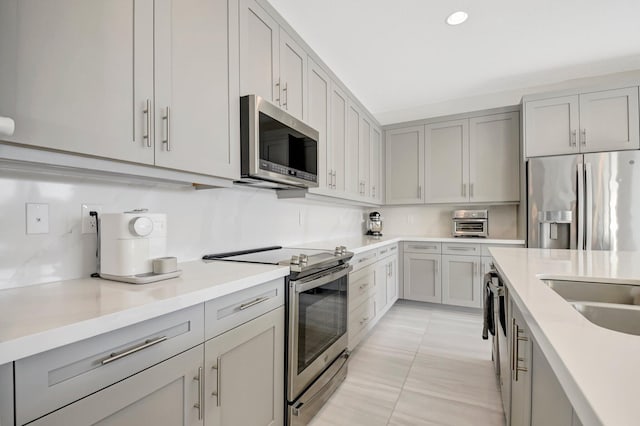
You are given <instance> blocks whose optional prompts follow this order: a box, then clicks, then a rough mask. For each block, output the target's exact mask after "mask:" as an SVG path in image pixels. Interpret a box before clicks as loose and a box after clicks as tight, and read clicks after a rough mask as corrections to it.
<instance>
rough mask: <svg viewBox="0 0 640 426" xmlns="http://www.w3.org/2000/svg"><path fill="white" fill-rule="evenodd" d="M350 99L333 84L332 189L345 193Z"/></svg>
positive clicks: (330, 141)
mask: <svg viewBox="0 0 640 426" xmlns="http://www.w3.org/2000/svg"><path fill="white" fill-rule="evenodd" d="M348 109H349V98H348V97H347V95H346V93H345V91H344V90H343V89H342V88H340V86H339V85H338V84H337V83H336V82H334V81H332V82H331V108H330V111H331V119H330V121H329V124H330V126H331V133H330V136H329V140H328V144H329V150H328V152H329V161H328V162H329V169H330V170H331V174H332V178H333V183H332V184H331V189H333V190H334V191H336V192H339V193H343V192H344V191H345V171H346V161H345V153H346V152H345V151H346V146H347V111H348Z"/></svg>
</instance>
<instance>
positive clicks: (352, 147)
mask: <svg viewBox="0 0 640 426" xmlns="http://www.w3.org/2000/svg"><path fill="white" fill-rule="evenodd" d="M361 115H362V113H361V112H360V108H358V107H357V106H356V105H355V104H354V103H353V102H351V101H349V107H348V108H347V141H346V146H345V168H346V169H345V191H346V192H347V193H348V194H351V195H355V196H358V195H361V193H362V185H361V182H360V173H359V171H358V163H359V162H360V157H359V153H358V151H359V148H360V131H361V129H360V117H361Z"/></svg>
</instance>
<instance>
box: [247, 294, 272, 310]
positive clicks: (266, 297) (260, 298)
mask: <svg viewBox="0 0 640 426" xmlns="http://www.w3.org/2000/svg"><path fill="white" fill-rule="evenodd" d="M267 300H269V297H268V296H264V297H258V298H257V299H256V300H252V301H251V302H247V303H243V304H242V305H240V310H241V311H244V310H245V309H249V308H250V307H252V306H255V305H257V304H259V303H262V302H266V301H267Z"/></svg>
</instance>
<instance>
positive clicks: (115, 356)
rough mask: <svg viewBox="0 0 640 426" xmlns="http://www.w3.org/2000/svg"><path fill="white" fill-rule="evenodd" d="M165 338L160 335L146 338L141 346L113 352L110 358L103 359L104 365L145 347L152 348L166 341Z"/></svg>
mask: <svg viewBox="0 0 640 426" xmlns="http://www.w3.org/2000/svg"><path fill="white" fill-rule="evenodd" d="M165 340H167V336H160V337H156V338H155V339H149V340H145V341H144V343H143V344H141V345H139V346H135V347H133V348H131V349H127V350H126V351H124V352H121V353H115V352H114V353H112V354H111V356H109V358H107V359H103V360H102V365H107V364H109V363H111V362H113V361H117V360H119V359H121V358H124V357H126V356H129V355H132V354H134V353H136V352H140V351H141V350H143V349H147V348H150V347H151V346H153V345H157V344H158V343H160V342H164V341H165Z"/></svg>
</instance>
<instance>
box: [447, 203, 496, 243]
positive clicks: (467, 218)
mask: <svg viewBox="0 0 640 426" xmlns="http://www.w3.org/2000/svg"><path fill="white" fill-rule="evenodd" d="M451 221H452V225H453V228H452V230H451V234H452V235H453V236H454V237H481V238H486V237H487V236H489V211H488V210H454V211H453V213H452V215H451Z"/></svg>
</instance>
